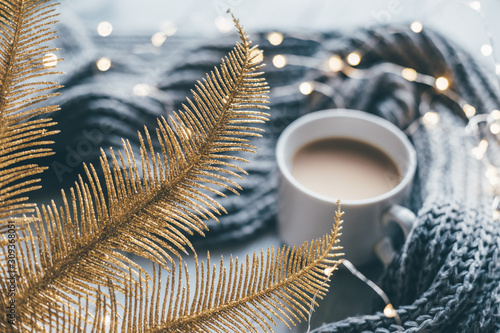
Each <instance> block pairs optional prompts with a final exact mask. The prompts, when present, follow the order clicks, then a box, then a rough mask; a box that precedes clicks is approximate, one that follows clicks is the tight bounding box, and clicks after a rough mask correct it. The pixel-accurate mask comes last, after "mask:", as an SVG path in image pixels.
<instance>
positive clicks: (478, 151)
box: [471, 139, 488, 160]
mask: <svg viewBox="0 0 500 333" xmlns="http://www.w3.org/2000/svg"><path fill="white" fill-rule="evenodd" d="M487 150H488V141H487V140H485V139H483V140H481V141H480V142H479V144H478V145H477V147H474V148H472V149H471V153H472V155H474V157H475V158H476V159H478V160H482V159H483V157H484V154H485V153H486V151H487Z"/></svg>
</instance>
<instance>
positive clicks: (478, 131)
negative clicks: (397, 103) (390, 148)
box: [267, 1, 500, 220]
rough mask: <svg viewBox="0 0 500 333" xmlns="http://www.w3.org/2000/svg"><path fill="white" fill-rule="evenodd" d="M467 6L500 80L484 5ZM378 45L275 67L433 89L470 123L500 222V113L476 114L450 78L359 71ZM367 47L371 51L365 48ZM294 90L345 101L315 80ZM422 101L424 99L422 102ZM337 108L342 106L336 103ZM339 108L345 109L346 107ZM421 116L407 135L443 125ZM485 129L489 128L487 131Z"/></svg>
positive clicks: (384, 68)
mask: <svg viewBox="0 0 500 333" xmlns="http://www.w3.org/2000/svg"><path fill="white" fill-rule="evenodd" d="M468 5H469V7H470V8H471V9H472V10H474V11H476V12H477V13H478V14H479V15H481V18H482V20H481V21H482V22H483V24H484V28H485V31H487V37H488V44H483V45H482V46H481V50H480V51H481V54H482V55H483V56H485V57H489V56H493V58H494V62H495V71H496V73H495V74H496V75H497V76H500V63H498V62H497V61H496V59H495V54H494V52H493V38H492V35H491V33H490V32H489V30H488V27H487V24H486V19H485V17H484V13H483V10H482V8H481V3H480V2H479V1H472V2H469V3H468ZM410 29H411V31H413V33H421V32H422V31H423V29H424V25H423V23H422V22H420V21H414V22H412V23H411V24H410ZM267 37H268V40H269V42H270V43H271V44H272V45H275V46H276V45H280V44H281V42H282V41H283V40H284V35H283V34H282V33H279V32H271V33H269V34H268V36H267ZM374 39H378V38H374ZM377 42H378V41H375V44H374V41H371V42H370V41H369V42H367V43H365V45H362V46H361V47H359V48H358V49H357V50H353V51H352V52H350V53H348V54H347V55H340V54H330V55H328V58H327V59H319V60H318V59H313V58H311V57H306V56H297V55H285V54H278V55H275V56H274V57H273V58H272V63H273V64H274V65H275V67H277V68H283V67H285V66H287V65H298V66H303V67H307V68H311V69H314V70H317V71H318V76H321V75H324V74H327V75H339V74H343V75H345V76H346V77H349V78H352V79H369V78H370V77H374V76H375V75H378V74H380V73H381V72H384V73H391V74H393V75H398V76H400V77H402V78H404V79H405V80H407V81H410V82H414V83H418V84H422V85H426V86H428V87H431V88H433V91H434V93H435V94H438V95H439V96H442V97H445V98H447V99H448V100H450V101H451V102H453V103H454V104H456V105H457V106H458V107H459V108H460V109H461V110H462V112H463V116H464V118H465V119H466V120H467V125H466V127H465V133H466V134H468V135H472V136H474V137H475V138H476V140H477V145H476V146H474V147H473V148H472V149H471V150H470V153H471V155H472V156H474V158H476V159H477V160H479V161H480V162H481V163H482V164H483V165H484V168H485V170H486V171H485V177H486V179H487V181H488V183H489V185H490V187H491V192H492V194H493V197H494V198H493V204H492V216H493V218H494V220H500V170H499V168H498V167H496V166H495V165H494V164H493V163H492V162H491V161H490V159H489V157H488V150H489V149H490V147H491V146H492V144H493V143H496V144H498V138H500V110H497V109H494V110H490V111H489V112H488V113H486V114H477V109H476V107H475V106H474V105H473V104H472V103H469V102H468V101H467V100H465V99H464V98H463V97H462V96H460V95H459V94H458V93H457V92H455V91H454V90H453V89H452V84H451V83H452V78H450V77H447V76H431V75H427V74H423V73H420V72H418V71H417V70H416V69H414V68H410V67H403V66H400V65H397V64H394V63H381V64H376V65H373V66H371V67H369V68H359V67H358V66H359V65H360V64H361V63H362V61H363V56H364V54H366V53H367V52H368V51H367V50H371V49H373V47H375V45H376V43H377ZM366 46H368V47H369V48H366ZM294 86H296V89H297V90H298V91H299V92H300V93H302V94H303V95H310V94H312V93H313V92H315V93H320V94H322V95H325V96H329V97H330V98H331V99H332V100H334V101H335V102H336V101H338V100H342V98H341V96H340V95H339V94H338V93H336V92H335V91H334V89H333V88H331V87H330V86H328V85H326V84H324V83H322V82H320V81H319V80H316V78H311V77H308V78H307V80H305V81H303V82H300V83H298V84H295V85H294ZM288 87H289V86H288ZM282 88H284V87H282ZM424 94H427V93H424ZM423 97H424V96H423V95H422V98H423ZM336 105H339V104H337V103H336ZM340 105H343V103H341V104H340ZM419 113H420V116H419V117H418V118H417V119H416V120H415V122H414V123H412V124H411V125H410V126H409V127H408V128H407V130H406V133H407V134H411V132H414V131H415V130H416V129H417V128H418V126H426V127H432V126H435V125H436V124H438V123H439V121H440V116H439V114H438V113H437V112H434V111H433V110H431V109H428V110H425V111H422V109H420V110H419ZM484 128H486V131H485V130H484ZM485 132H486V133H485Z"/></svg>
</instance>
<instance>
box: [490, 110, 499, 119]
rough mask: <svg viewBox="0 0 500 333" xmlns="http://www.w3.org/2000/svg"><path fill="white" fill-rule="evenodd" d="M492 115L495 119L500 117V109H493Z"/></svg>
mask: <svg viewBox="0 0 500 333" xmlns="http://www.w3.org/2000/svg"><path fill="white" fill-rule="evenodd" d="M490 117H491V118H493V119H494V120H498V119H500V110H493V111H491V112H490Z"/></svg>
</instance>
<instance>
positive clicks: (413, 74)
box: [401, 68, 418, 81]
mask: <svg viewBox="0 0 500 333" xmlns="http://www.w3.org/2000/svg"><path fill="white" fill-rule="evenodd" d="M401 75H402V76H403V78H405V79H406V80H408V81H415V80H416V79H417V76H418V74H417V71H416V70H414V69H413V68H403V70H402V71H401Z"/></svg>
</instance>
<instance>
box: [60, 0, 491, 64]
mask: <svg viewBox="0 0 500 333" xmlns="http://www.w3.org/2000/svg"><path fill="white" fill-rule="evenodd" d="M228 8H231V9H232V10H233V12H234V13H235V14H236V16H237V17H239V18H240V20H241V22H242V23H243V25H244V26H245V28H246V29H247V31H249V32H251V31H256V30H276V31H280V32H304V31H317V30H332V29H352V28H356V27H369V26H373V25H377V24H411V23H412V22H414V21H418V22H421V23H422V25H423V27H424V29H425V28H426V27H430V28H432V29H434V30H437V31H439V32H441V33H442V34H444V35H445V36H448V37H449V38H450V39H452V40H454V41H455V42H457V43H458V44H460V45H461V46H462V47H464V48H465V49H467V50H468V51H469V52H470V53H471V54H472V55H473V56H474V57H476V58H477V59H478V60H479V61H480V62H481V63H483V64H484V65H485V66H487V67H488V69H489V70H490V69H491V73H492V74H494V73H495V71H496V70H495V60H494V55H495V54H496V55H498V56H497V58H498V57H500V45H499V44H500V20H498V19H497V18H498V15H499V14H500V1H499V0H480V1H470V0H308V1H303V0H302V1H299V0H288V1H284V0H265V1H263V0H208V1H205V0H183V1H179V0H178V1H172V0H170V1H165V0H141V1H137V0H71V1H65V2H64V3H63V6H62V10H71V11H73V12H75V13H76V14H77V16H79V17H80V18H81V19H82V22H83V23H84V24H85V26H86V27H87V28H88V29H91V30H93V32H94V33H97V30H96V28H97V26H98V24H99V23H100V22H102V21H107V22H110V23H111V24H112V26H113V31H112V33H113V34H117V35H144V34H154V33H155V32H158V31H160V30H163V31H165V30H166V29H167V30H169V31H170V33H175V34H176V35H178V36H205V37H207V38H213V37H216V36H218V35H219V34H222V33H228V32H229V31H230V30H231V28H232V23H231V22H230V19H229V16H228V15H226V14H225V12H226V10H227V9H228ZM485 45H486V46H485ZM488 45H489V46H491V48H490V47H488ZM491 51H492V52H491ZM499 62H500V61H499ZM499 71H500V69H499Z"/></svg>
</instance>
